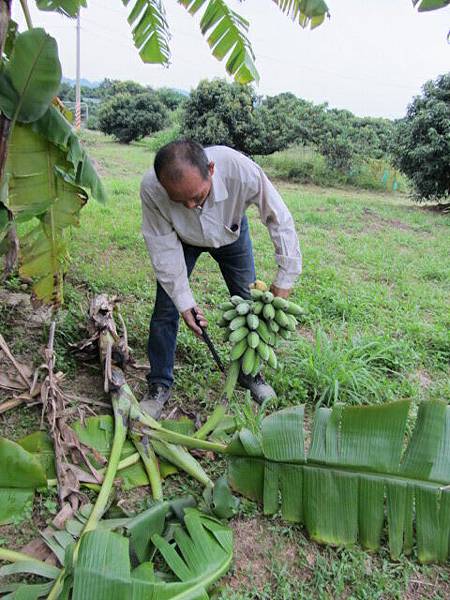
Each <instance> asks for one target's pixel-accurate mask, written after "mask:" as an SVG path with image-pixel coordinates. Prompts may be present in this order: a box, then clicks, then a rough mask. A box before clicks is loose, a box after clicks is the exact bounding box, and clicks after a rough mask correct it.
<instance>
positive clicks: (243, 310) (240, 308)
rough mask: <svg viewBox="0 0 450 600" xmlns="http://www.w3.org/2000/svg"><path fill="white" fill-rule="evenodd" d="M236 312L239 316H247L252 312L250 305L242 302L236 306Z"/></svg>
mask: <svg viewBox="0 0 450 600" xmlns="http://www.w3.org/2000/svg"><path fill="white" fill-rule="evenodd" d="M236 311H237V313H238V315H246V314H247V313H249V312H250V304H249V303H248V302H241V304H238V305H237V306H236Z"/></svg>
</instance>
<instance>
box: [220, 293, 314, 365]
mask: <svg viewBox="0 0 450 600" xmlns="http://www.w3.org/2000/svg"><path fill="white" fill-rule="evenodd" d="M250 295H251V298H250V299H248V300H245V299H244V298H241V297H240V296H232V297H231V298H230V300H229V301H228V302H224V303H222V304H220V305H219V308H220V310H221V311H222V317H221V319H220V321H219V326H220V327H224V328H226V332H225V341H228V342H231V344H232V348H231V355H230V358H231V361H232V364H231V367H230V368H231V369H235V370H236V369H237V367H238V366H239V367H240V368H241V369H242V372H243V373H245V374H246V375H252V376H255V375H256V374H257V373H259V371H260V369H261V366H262V364H263V363H267V364H268V365H269V366H270V367H272V368H273V369H276V368H277V362H278V361H277V357H276V354H275V351H274V348H275V347H276V346H277V344H278V341H279V340H280V339H285V340H288V339H289V338H290V337H291V334H292V332H293V331H295V328H296V325H297V318H299V317H300V316H301V315H303V310H302V309H301V308H300V307H299V306H298V305H297V304H294V303H293V302H290V301H289V300H285V299H284V298H279V297H275V296H274V295H273V294H272V292H270V291H268V290H267V289H266V291H264V290H263V289H258V288H257V287H254V288H253V289H251V290H250Z"/></svg>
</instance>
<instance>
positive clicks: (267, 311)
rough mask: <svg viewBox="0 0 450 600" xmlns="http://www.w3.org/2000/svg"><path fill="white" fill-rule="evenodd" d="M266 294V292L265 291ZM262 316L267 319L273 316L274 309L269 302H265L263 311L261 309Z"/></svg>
mask: <svg viewBox="0 0 450 600" xmlns="http://www.w3.org/2000/svg"><path fill="white" fill-rule="evenodd" d="M266 294H267V292H266ZM262 314H263V317H264V318H265V319H266V320H267V321H270V320H272V319H273V318H274V317H275V309H274V307H273V306H272V305H271V304H265V305H264V308H263V311H262Z"/></svg>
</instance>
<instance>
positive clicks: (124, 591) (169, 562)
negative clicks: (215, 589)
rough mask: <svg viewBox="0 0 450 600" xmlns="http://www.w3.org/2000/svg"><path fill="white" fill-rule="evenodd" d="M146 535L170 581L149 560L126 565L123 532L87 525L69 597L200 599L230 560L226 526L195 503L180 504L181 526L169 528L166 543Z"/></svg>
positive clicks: (230, 543) (229, 535)
mask: <svg viewBox="0 0 450 600" xmlns="http://www.w3.org/2000/svg"><path fill="white" fill-rule="evenodd" d="M151 541H152V542H153V544H154V545H155V546H156V548H157V550H158V554H159V555H160V557H162V558H163V560H164V563H165V565H166V567H167V568H168V569H169V571H170V572H171V573H172V577H173V576H174V580H173V581H169V582H168V581H164V579H162V578H161V576H160V575H158V574H157V573H155V571H154V569H153V564H152V563H150V562H147V563H146V562H144V563H141V564H140V565H139V566H138V567H136V568H134V569H132V568H131V565H130V559H129V542H128V539H127V538H125V537H123V536H120V535H118V534H117V533H113V532H110V531H101V530H99V531H93V532H90V533H88V534H86V535H85V536H84V537H83V539H82V542H81V544H80V551H79V555H78V561H77V565H76V567H75V569H74V574H73V577H74V587H73V596H72V598H73V600H85V599H86V598H130V599H132V600H140V599H141V598H142V599H145V598H152V599H153V600H160V599H161V600H163V599H170V598H177V599H180V600H182V599H183V598H184V599H186V600H187V599H195V598H204V599H206V598H208V595H207V589H208V588H209V587H210V586H211V584H212V583H214V581H216V580H217V579H219V578H220V577H221V576H222V575H223V574H224V573H226V571H227V570H228V568H229V566H230V564H231V560H232V555H233V538H232V532H231V529H229V528H228V527H227V526H225V525H223V524H221V523H220V522H219V521H217V520H215V519H212V518H211V517H208V516H206V515H203V514H202V513H200V512H198V511H197V510H196V509H187V510H186V512H185V526H184V527H182V526H181V525H178V526H176V527H174V528H173V541H172V543H169V542H168V541H167V540H166V539H164V538H163V537H162V536H161V535H158V534H153V535H152V536H151ZM166 577H167V575H166Z"/></svg>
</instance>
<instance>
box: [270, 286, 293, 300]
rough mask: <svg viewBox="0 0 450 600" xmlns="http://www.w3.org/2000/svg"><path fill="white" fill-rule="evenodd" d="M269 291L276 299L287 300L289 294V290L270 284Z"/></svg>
mask: <svg viewBox="0 0 450 600" xmlns="http://www.w3.org/2000/svg"><path fill="white" fill-rule="evenodd" d="M270 291H271V292H272V294H273V295H274V296H277V297H278V298H288V297H289V294H290V293H291V290H290V289H289V290H286V289H283V288H280V287H277V286H276V285H274V284H273V283H272V285H271V286H270Z"/></svg>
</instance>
